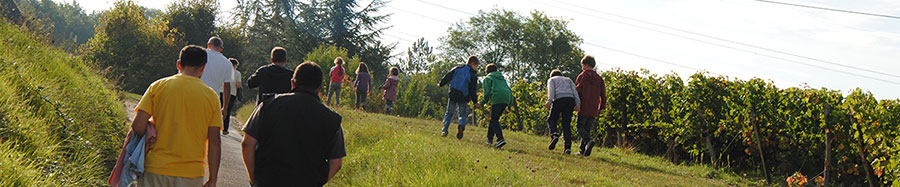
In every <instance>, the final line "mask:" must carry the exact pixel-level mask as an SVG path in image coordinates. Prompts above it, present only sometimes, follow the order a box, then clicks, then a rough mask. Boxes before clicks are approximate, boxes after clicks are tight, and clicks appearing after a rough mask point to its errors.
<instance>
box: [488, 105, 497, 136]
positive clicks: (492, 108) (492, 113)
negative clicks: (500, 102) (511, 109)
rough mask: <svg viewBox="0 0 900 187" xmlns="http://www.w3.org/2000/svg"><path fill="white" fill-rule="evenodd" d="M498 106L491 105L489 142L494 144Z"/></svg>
mask: <svg viewBox="0 0 900 187" xmlns="http://www.w3.org/2000/svg"><path fill="white" fill-rule="evenodd" d="M496 106H497V105H491V116H490V122H488V129H487V144H488V145H491V144H494V133H495V131H494V111H495V110H497V107H496ZM498 140H499V139H498Z"/></svg>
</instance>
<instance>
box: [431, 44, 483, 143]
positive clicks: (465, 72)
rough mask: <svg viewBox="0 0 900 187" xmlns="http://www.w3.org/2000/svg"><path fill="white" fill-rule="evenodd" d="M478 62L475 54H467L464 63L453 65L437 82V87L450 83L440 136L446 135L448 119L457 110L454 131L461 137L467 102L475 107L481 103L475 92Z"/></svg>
mask: <svg viewBox="0 0 900 187" xmlns="http://www.w3.org/2000/svg"><path fill="white" fill-rule="evenodd" d="M480 63H481V62H479V61H478V57H476V56H475V55H472V56H469V59H468V61H467V62H466V64H465V65H459V66H456V67H454V68H453V69H451V70H450V72H447V74H446V75H444V78H442V79H441V82H440V83H438V87H444V85H447V84H450V93H449V96H450V97H449V100H448V101H447V113H445V114H444V121H443V125H444V127H443V128H442V129H441V137H446V136H447V133H448V132H447V131H448V129H449V128H450V121H451V120H453V116H454V115H455V113H456V112H459V127H458V131H457V132H456V138H457V139H462V137H463V131H465V130H466V122H467V121H468V118H466V117H467V116H468V114H469V102H470V101H471V102H472V104H473V105H475V107H478V108H481V105H477V102H478V101H477V99H478V96H477V95H476V94H475V93H476V92H477V91H478V87H477V85H478V72H477V69H478V65H479V64H480Z"/></svg>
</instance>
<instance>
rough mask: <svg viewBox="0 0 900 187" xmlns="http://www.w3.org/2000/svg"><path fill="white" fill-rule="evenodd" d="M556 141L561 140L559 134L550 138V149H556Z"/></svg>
mask: <svg viewBox="0 0 900 187" xmlns="http://www.w3.org/2000/svg"><path fill="white" fill-rule="evenodd" d="M556 142H559V135H555V134H554V135H552V136H551V138H550V147H549V148H550V150H553V149H556Z"/></svg>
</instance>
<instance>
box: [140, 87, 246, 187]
mask: <svg viewBox="0 0 900 187" xmlns="http://www.w3.org/2000/svg"><path fill="white" fill-rule="evenodd" d="M124 104H125V109H126V112H127V114H128V124H131V120H132V119H134V116H135V115H136V114H135V112H134V108H135V107H137V101H135V100H128V99H125V101H124ZM230 126H231V127H230V128H229V129H228V131H229V134H228V135H222V160H221V161H220V162H221V163H220V164H219V180H218V181H217V186H225V187H230V186H249V185H250V182H249V181H250V179H249V177H248V176H247V169H245V168H244V158H243V157H242V156H241V140H242V139H244V136H243V135H241V133H240V132H238V130H236V129H240V128H241V127H243V125H242V123H241V122H239V121H238V120H237V119H236V118H234V117H233V116H232V117H231V125H230ZM207 173H209V171H207Z"/></svg>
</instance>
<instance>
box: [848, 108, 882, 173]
mask: <svg viewBox="0 0 900 187" xmlns="http://www.w3.org/2000/svg"><path fill="white" fill-rule="evenodd" d="M850 116H854V114H853V112H852V111H851V112H850ZM851 120H854V119H852V118H851ZM851 123H853V121H851ZM861 125H863V124H857V126H861ZM856 132H857V133H859V138H856V146H859V151H858V152H857V155H858V156H859V161H860V162H862V163H860V165H862V166H863V170H864V173H866V180H867V181H869V187H876V186H881V181H880V180H876V179H875V175H874V174H873V171H872V166H871V165H870V162H869V159H866V144H864V143H863V141H862V136H863V135H864V134H863V131H862V130H861V129H860V128H859V127H857V130H856Z"/></svg>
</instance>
